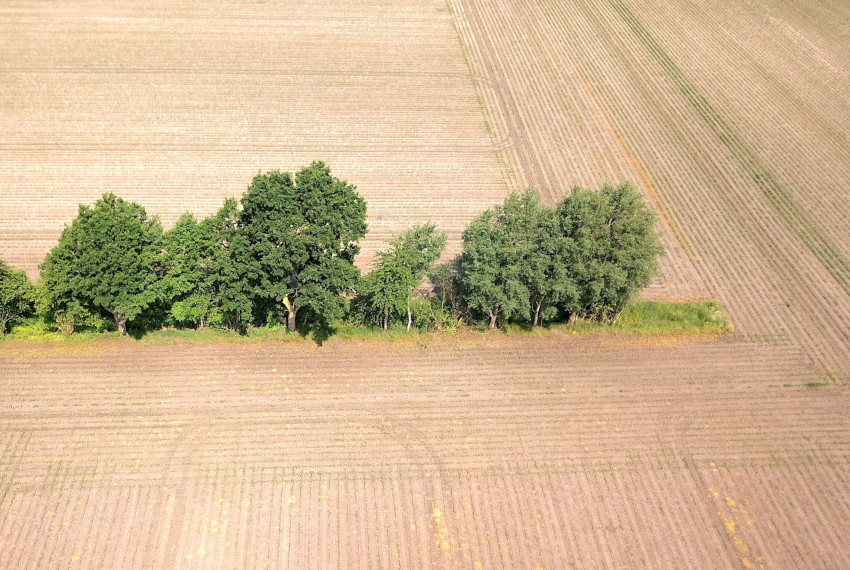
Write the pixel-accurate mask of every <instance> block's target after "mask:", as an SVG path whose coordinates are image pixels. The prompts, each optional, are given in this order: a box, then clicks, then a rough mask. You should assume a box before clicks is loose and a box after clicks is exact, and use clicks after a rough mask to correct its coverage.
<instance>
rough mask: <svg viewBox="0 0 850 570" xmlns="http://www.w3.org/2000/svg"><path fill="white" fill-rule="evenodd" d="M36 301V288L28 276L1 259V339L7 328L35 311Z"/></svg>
mask: <svg viewBox="0 0 850 570" xmlns="http://www.w3.org/2000/svg"><path fill="white" fill-rule="evenodd" d="M35 299H36V296H35V287H33V284H32V282H30V280H29V278H28V277H27V274H26V273H24V272H23V271H20V270H18V269H13V268H12V267H10V266H9V265H8V264H7V263H6V262H4V261H3V260H2V259H0V337H2V336H4V335H5V334H6V327H7V326H9V325H11V324H13V323H14V322H15V321H16V320H17V319H19V318H21V317H23V316H26V315H27V314H29V313H31V312H32V311H33V309H34V306H35Z"/></svg>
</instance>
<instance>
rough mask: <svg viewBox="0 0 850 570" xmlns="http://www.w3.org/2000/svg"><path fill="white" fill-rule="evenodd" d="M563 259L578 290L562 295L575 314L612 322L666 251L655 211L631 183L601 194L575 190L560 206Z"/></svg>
mask: <svg viewBox="0 0 850 570" xmlns="http://www.w3.org/2000/svg"><path fill="white" fill-rule="evenodd" d="M555 218H556V225H557V229H556V231H557V233H558V235H559V238H560V239H561V240H562V241H563V242H564V244H563V245H562V247H561V249H560V252H561V257H560V262H561V263H563V264H564V265H565V266H566V267H567V268H568V269H569V272H570V274H571V279H572V281H573V282H574V284H575V289H574V290H571V291H570V294H568V295H565V296H564V298H563V307H564V309H565V310H566V311H567V312H568V313H569V314H570V315H571V319H574V318H576V317H586V318H592V319H598V320H607V321H612V320H614V319H616V318H617V316H618V315H619V314H620V313H621V312H622V311H623V309H624V308H625V306H626V304H627V303H628V302H629V300H631V299H632V298H633V297H634V296H635V294H636V293H637V292H639V291H640V290H641V289H643V288H645V287H646V286H647V285H649V283H650V282H651V280H652V278H653V277H654V276H655V274H656V273H657V271H658V257H659V255H661V253H662V252H663V249H662V247H661V243H660V240H659V238H658V234H657V232H656V229H655V220H656V216H655V214H654V213H653V212H652V211H651V210H649V209H648V208H647V207H646V205H645V204H644V203H643V200H642V198H641V195H640V193H639V192H638V191H637V190H635V188H634V186H632V185H631V184H629V183H623V184H620V185H619V186H616V187H614V186H611V185H609V184H606V185H604V186H603V187H602V189H601V190H600V191H598V192H596V191H593V190H586V189H583V188H575V189H573V191H572V193H571V194H569V195H568V196H566V197H565V198H564V199H563V200H562V201H561V202H560V203H559V204H558V206H557V208H556V212H555Z"/></svg>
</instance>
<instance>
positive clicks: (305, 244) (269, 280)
mask: <svg viewBox="0 0 850 570" xmlns="http://www.w3.org/2000/svg"><path fill="white" fill-rule="evenodd" d="M238 227H239V230H240V231H239V234H238V235H237V236H235V237H234V242H233V243H232V244H231V249H232V252H233V255H232V256H231V259H233V260H234V262H235V263H236V265H237V269H238V266H239V265H244V267H245V272H244V275H245V276H246V277H247V283H248V284H249V286H250V291H244V290H243V291H240V293H246V292H249V293H250V294H251V295H252V297H254V298H255V299H256V300H258V301H259V302H262V301H265V302H267V303H271V304H275V305H278V306H280V305H282V306H283V307H284V308H285V310H286V313H287V326H288V328H289V330H295V319H296V315H297V312H298V310H299V309H301V308H303V307H310V308H311V309H312V310H311V313H312V314H313V315H316V316H317V317H318V318H319V320H320V321H321V322H323V323H325V324H327V323H332V322H334V321H335V320H337V319H339V318H341V317H342V316H343V315H344V314H345V312H346V310H347V301H346V298H345V297H344V295H345V294H347V293H350V292H352V291H353V288H354V285H355V284H356V282H357V279H358V277H359V271H358V269H357V268H356V267H354V256H355V255H356V254H357V253H358V252H359V251H360V247H359V245H358V243H357V242H358V240H359V239H360V238H362V237H363V236H364V235H366V203H365V202H364V201H363V198H361V197H360V195H359V194H357V192H356V189H355V187H354V186H352V185H351V184H348V183H347V182H344V181H342V180H339V179H338V178H335V177H333V176H331V173H330V169H329V168H328V167H327V166H326V165H325V164H324V163H322V162H313V163H312V164H311V165H310V166H308V167H305V168H302V169H301V170H300V171H298V172H297V173H296V175H295V178H294V180H293V178H292V175H290V174H289V173H282V172H279V171H272V172H269V173H266V174H261V175H257V176H256V177H255V178H254V180H253V182H252V183H251V185H250V186H249V187H248V191H247V192H246V193H245V195H244V196H243V197H242V210H241V211H240V212H239V214H238ZM232 283H233V284H236V283H238V281H233V282H232Z"/></svg>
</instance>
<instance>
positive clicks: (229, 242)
mask: <svg viewBox="0 0 850 570" xmlns="http://www.w3.org/2000/svg"><path fill="white" fill-rule="evenodd" d="M237 216H238V207H237V202H236V200H235V199H233V198H229V199H227V200H225V202H224V205H223V206H222V208H221V209H220V210H219V211H218V212H217V213H216V214H215V215H214V216H212V217H210V218H206V219H204V220H202V221H201V222H197V221H196V220H195V218H194V216H192V215H191V214H189V213H186V214H183V216H181V217H180V219H179V220H177V223H176V224H175V225H174V227H173V228H172V229H171V230H169V231H168V232H167V233H166V234H165V236H164V238H163V253H162V260H161V264H162V271H163V278H162V281H161V284H160V288H161V291H162V296H163V298H165V299H168V300H169V304H170V313H171V316H172V318H173V319H174V321H175V322H176V323H178V324H190V325H191V326H193V327H198V326H200V327H204V326H206V325H208V324H209V325H213V326H219V327H227V328H231V329H240V328H242V326H243V323H242V319H243V318H245V317H248V318H250V314H251V298H250V291H249V289H250V286H249V285H248V283H247V278H246V276H245V274H244V271H243V270H244V265H245V264H244V259H245V257H246V254H245V241H244V239H242V238H241V236H240V235H239V229H238V227H237V221H238V220H237ZM240 260H242V261H243V263H242V264H241V265H240Z"/></svg>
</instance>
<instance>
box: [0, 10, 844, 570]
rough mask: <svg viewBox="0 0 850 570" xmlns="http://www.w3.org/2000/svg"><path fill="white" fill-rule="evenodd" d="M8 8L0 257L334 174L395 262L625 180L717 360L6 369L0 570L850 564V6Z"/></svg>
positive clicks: (356, 354) (421, 354)
mask: <svg viewBox="0 0 850 570" xmlns="http://www.w3.org/2000/svg"><path fill="white" fill-rule="evenodd" d="M285 6H286V9H285V10H282V9H281V10H279V11H276V12H275V11H273V8H272V7H270V6H269V5H266V4H251V5H247V4H246V5H241V4H235V3H227V4H220V5H216V6H212V7H207V8H206V9H204V10H200V9H198V8H197V4H196V3H193V4H192V5H191V6H190V5H189V4H179V3H174V2H159V3H157V2H153V3H151V2H148V3H146V4H145V6H144V7H142V6H141V5H140V6H139V7H137V8H132V7H129V8H128V7H120V8H119V7H115V6H113V5H111V4H108V3H100V2H81V3H76V4H74V5H73V6H70V7H68V5H67V4H63V5H62V6H58V5H54V4H50V3H48V4H42V3H31V2H20V3H17V4H6V5H4V6H3V7H2V8H0V71H2V74H3V81H2V82H0V192H2V200H0V256H3V258H4V259H6V260H7V261H10V262H12V263H13V264H15V265H17V266H20V267H22V268H25V269H27V270H28V271H29V272H30V274H31V275H32V274H35V272H36V267H37V264H38V262H39V261H40V260H41V259H42V257H43V255H44V253H45V252H46V251H47V250H48V249H49V247H51V246H52V244H53V243H55V240H56V238H57V237H58V234H59V232H60V231H61V228H62V226H63V224H65V223H68V222H70V220H71V219H72V218H73V216H74V214H75V211H76V205H77V204H78V203H79V202H92V201H94V199H96V198H97V196H99V195H100V194H101V193H102V192H104V191H107V190H111V191H114V192H116V193H118V194H119V195H122V196H123V197H125V198H128V199H132V200H138V201H140V202H142V203H143V204H144V205H145V206H147V207H148V209H149V211H150V213H152V214H159V215H161V216H162V218H163V220H164V222H165V223H166V225H168V224H169V223H170V222H171V221H173V220H174V219H176V217H177V215H179V213H180V212H182V211H184V210H186V209H191V210H193V211H195V212H196V213H198V214H199V215H205V214H208V213H210V212H212V211H214V210H215V208H217V207H218V205H219V204H220V203H221V199H222V198H223V197H225V196H230V195H234V194H236V195H238V194H239V193H241V191H242V189H244V188H245V187H246V186H247V184H248V182H249V181H250V178H251V177H252V176H253V175H254V174H256V173H257V172H258V171H259V170H267V169H270V168H281V169H288V170H293V169H296V168H298V167H299V166H301V165H303V164H306V163H308V162H309V161H311V160H313V159H317V158H321V159H324V160H326V161H327V162H328V163H329V164H330V165H331V166H332V168H333V170H334V172H335V173H336V174H337V175H340V176H342V177H344V178H347V179H348V180H350V181H351V182H353V183H355V184H357V185H358V186H359V189H360V191H361V192H363V194H364V196H365V197H366V199H367V202H368V203H369V206H370V210H369V223H370V232H371V233H370V240H369V241H368V242H367V243H366V244H365V250H366V251H365V255H364V257H363V262H364V263H368V259H369V256H370V255H371V252H373V251H374V250H375V249H376V248H377V247H380V246H381V241H382V240H383V239H385V238H386V237H387V236H389V235H390V234H391V233H392V232H394V231H398V230H399V229H403V228H405V227H408V226H409V225H411V224H413V223H417V222H420V221H425V220H428V219H430V220H432V221H434V222H436V223H437V224H438V225H439V226H441V227H442V228H444V229H446V230H448V231H449V234H450V240H451V244H452V245H451V247H453V248H455V249H454V250H455V251H456V249H457V247H458V242H459V235H460V231H461V229H462V228H463V227H464V225H465V224H466V223H467V221H468V220H469V219H470V218H471V217H472V216H474V215H475V214H477V213H478V212H480V211H481V210H483V209H484V208H485V207H488V206H489V205H491V204H493V203H496V202H499V201H500V200H501V199H502V198H503V196H504V194H505V192H506V191H508V190H512V189H522V188H525V187H526V186H534V187H537V188H538V189H539V190H541V191H542V192H543V194H544V195H545V196H546V198H547V199H548V200H550V201H554V200H556V199H557V198H558V197H559V196H561V195H562V194H563V193H564V192H565V191H567V190H568V188H569V187H570V186H572V185H574V184H582V185H585V186H591V187H595V186H598V185H600V184H601V183H602V182H603V181H606V180H608V181H611V182H619V181H621V180H631V181H633V182H634V183H636V184H638V185H639V186H640V187H641V188H643V189H644V191H645V192H646V197H647V199H648V200H649V201H650V203H651V204H652V205H653V207H654V208H655V209H656V210H657V211H658V213H659V216H660V218H661V220H662V232H663V237H664V240H665V242H666V243H667V245H668V255H667V256H666V257H665V259H664V261H663V267H662V275H661V277H660V279H659V280H658V281H657V283H656V284H654V286H653V287H652V288H651V289H650V290H649V291H648V292H647V295H648V296H650V297H653V298H662V299H675V298H685V299H701V298H706V297H710V298H717V299H719V300H720V301H721V302H722V304H723V306H724V308H725V309H726V310H727V311H728V312H729V314H730V316H731V317H732V320H733V323H734V326H735V333H734V334H733V335H731V336H730V337H728V338H725V339H713V340H694V339H687V338H678V339H672V338H649V339H647V338H644V339H633V338H628V337H623V336H614V335H612V336H605V335H602V336H592V337H582V338H578V337H570V336H559V335H550V336H547V337H546V338H534V337H521V338H516V337H506V336H504V335H500V334H493V335H485V336H482V337H476V339H474V340H470V338H469V337H463V336H460V337H450V338H437V339H435V340H433V341H432V343H431V344H430V345H428V346H424V345H423V346H409V345H392V344H375V345H364V344H360V343H356V342H341V341H333V340H332V341H329V342H327V343H325V345H324V346H323V347H321V348H319V347H316V346H314V345H310V344H307V343H282V344H277V343H267V344H238V345H221V346H176V345H175V346H172V347H167V346H147V347H146V346H143V345H141V344H139V343H135V342H133V341H127V342H119V341H116V342H115V343H109V344H107V345H106V346H103V345H100V346H99V347H98V348H96V349H95V348H93V347H92V345H89V344H86V343H46V344H34V343H19V342H10V341H4V342H3V343H0V410H3V411H2V412H0V567H4V568H57V567H63V568H64V567H70V566H76V565H79V566H81V567H120V568H152V567H190V568H194V567H209V568H221V567H252V568H253V567H274V568H280V567H289V568H304V567H339V568H352V567H360V568H374V567H433V566H436V567H464V568H469V567H472V568H476V567H482V568H499V567H501V568H535V567H543V568H564V567H570V566H572V567H603V566H604V567H612V568H621V567H640V568H647V567H651V568H671V567H694V568H697V567H738V568H759V567H770V568H790V567H805V568H818V567H822V568H836V567H848V566H850V548H848V546H847V545H848V544H850V499H848V494H847V492H846V490H847V488H848V484H850V477H848V473H850V469H848V458H850V450H848V446H849V445H850V417H849V416H848V412H847V410H848V409H850V408H848V403H850V402H848V391H847V390H848V388H847V386H848V381H850V332H848V331H850V270H848V267H850V258H848V253H850V232H848V231H847V227H846V226H847V224H846V220H847V219H848V218H850V188H848V180H850V172H848V168H850V146H848V143H847V136H846V131H847V127H848V117H850V113H848V112H847V110H848V109H850V95H848V94H850V85H848V83H850V80H848V77H850V73H848V71H850V69H848V65H850V64H848V62H850V53H848V47H847V46H848V43H847V42H846V21H847V19H848V8H847V5H846V4H845V3H841V2H820V3H808V4H805V5H801V4H800V3H797V4H794V5H792V3H788V2H782V1H779V0H760V1H756V2H749V3H745V4H741V3H732V2H714V3H701V4H698V3H688V2H682V1H678V0H605V1H603V0H579V1H571V2H566V1H553V2H537V3H528V2H521V1H519V0H487V1H486V2H484V1H482V0H450V1H449V2H448V3H443V2H438V1H433V2H431V1H423V0H415V1H413V0H411V1H398V0H393V1H386V2H383V1H377V2H370V3H361V2H349V1H343V0H331V1H330V2H328V1H323V2H314V1H309V0H304V1H302V2H298V3H294V4H293V3H291V2H287V3H285Z"/></svg>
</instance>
